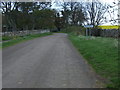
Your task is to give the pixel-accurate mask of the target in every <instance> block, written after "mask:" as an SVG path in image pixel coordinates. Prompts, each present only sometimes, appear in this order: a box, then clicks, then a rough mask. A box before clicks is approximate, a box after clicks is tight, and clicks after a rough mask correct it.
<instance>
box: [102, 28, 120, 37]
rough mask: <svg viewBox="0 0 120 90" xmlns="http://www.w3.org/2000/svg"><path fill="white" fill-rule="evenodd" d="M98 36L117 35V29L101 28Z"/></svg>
mask: <svg viewBox="0 0 120 90" xmlns="http://www.w3.org/2000/svg"><path fill="white" fill-rule="evenodd" d="M100 36H102V37H118V36H119V32H118V29H101V30H100Z"/></svg>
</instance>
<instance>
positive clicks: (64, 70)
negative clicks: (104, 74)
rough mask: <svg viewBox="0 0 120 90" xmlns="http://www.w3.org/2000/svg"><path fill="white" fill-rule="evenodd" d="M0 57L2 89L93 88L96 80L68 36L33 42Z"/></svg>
mask: <svg viewBox="0 0 120 90" xmlns="http://www.w3.org/2000/svg"><path fill="white" fill-rule="evenodd" d="M2 55H3V62H2V63H3V64H2V65H3V76H2V79H3V81H2V86H3V88H92V87H96V80H97V78H96V77H95V75H94V73H93V71H92V70H91V69H90V67H89V65H88V64H87V63H86V61H85V60H84V59H83V58H82V56H81V55H80V54H79V53H78V51H77V50H76V49H75V48H74V47H73V45H72V44H71V42H70V41H69V40H68V38H67V34H63V33H58V34H57V33H56V34H54V35H50V36H46V37H42V38H37V39H33V40H30V41H27V42H24V43H20V44H17V45H14V46H11V47H8V48H5V49H4V50H3V52H2Z"/></svg>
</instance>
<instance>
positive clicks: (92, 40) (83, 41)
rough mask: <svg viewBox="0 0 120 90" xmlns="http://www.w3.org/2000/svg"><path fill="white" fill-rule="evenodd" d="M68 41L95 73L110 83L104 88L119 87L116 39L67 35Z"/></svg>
mask: <svg viewBox="0 0 120 90" xmlns="http://www.w3.org/2000/svg"><path fill="white" fill-rule="evenodd" d="M69 39H70V40H71V41H72V43H73V45H74V46H75V47H76V48H77V49H78V51H79V52H80V53H81V54H82V55H83V57H84V58H85V59H86V60H87V61H88V63H89V64H90V65H91V66H92V67H93V69H94V70H95V71H96V73H97V74H99V75H100V76H102V77H104V78H106V79H107V80H109V81H110V83H107V85H106V87H108V88H116V87H119V85H120V84H119V80H118V41H117V39H113V38H104V37H86V36H75V35H73V34H70V35H69Z"/></svg>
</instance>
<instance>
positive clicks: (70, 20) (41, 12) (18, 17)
mask: <svg viewBox="0 0 120 90" xmlns="http://www.w3.org/2000/svg"><path fill="white" fill-rule="evenodd" d="M55 3H56V5H58V6H60V7H61V10H60V11H58V10H57V9H52V8H51V7H52V3H51V2H10V1H8V2H1V9H2V24H3V25H2V30H3V31H19V30H39V29H50V30H52V29H56V28H57V30H59V31H60V30H61V29H62V28H65V27H67V26H83V25H85V24H87V25H93V26H94V27H96V26H98V25H100V24H101V23H103V22H107V20H106V19H107V18H106V16H105V13H107V12H108V11H109V8H111V7H110V5H108V4H105V3H102V2H100V1H99V0H93V2H82V1H81V2H55Z"/></svg>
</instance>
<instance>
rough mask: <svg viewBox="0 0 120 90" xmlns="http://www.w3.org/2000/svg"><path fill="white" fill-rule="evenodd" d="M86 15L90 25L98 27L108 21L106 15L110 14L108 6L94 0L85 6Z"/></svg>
mask: <svg viewBox="0 0 120 90" xmlns="http://www.w3.org/2000/svg"><path fill="white" fill-rule="evenodd" d="M85 7H86V13H87V18H88V21H87V23H88V24H90V25H93V26H94V27H95V26H98V25H100V24H102V23H103V22H104V21H105V20H106V16H105V14H106V13H107V12H108V9H109V6H108V4H106V3H105V4H104V3H102V2H100V1H99V0H93V1H92V2H87V3H86V4H85Z"/></svg>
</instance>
